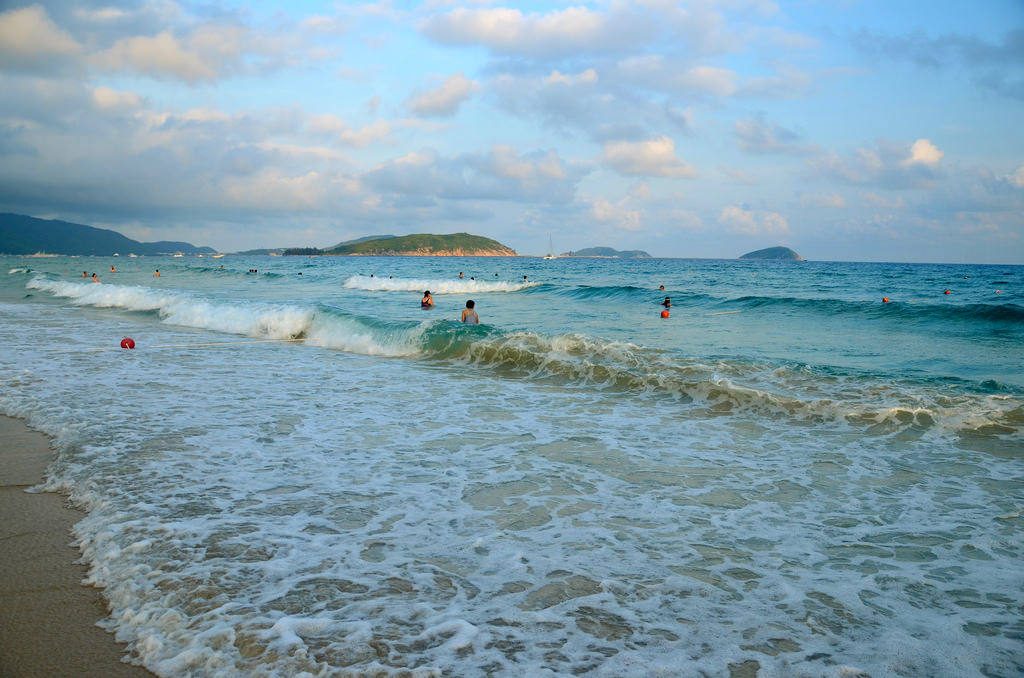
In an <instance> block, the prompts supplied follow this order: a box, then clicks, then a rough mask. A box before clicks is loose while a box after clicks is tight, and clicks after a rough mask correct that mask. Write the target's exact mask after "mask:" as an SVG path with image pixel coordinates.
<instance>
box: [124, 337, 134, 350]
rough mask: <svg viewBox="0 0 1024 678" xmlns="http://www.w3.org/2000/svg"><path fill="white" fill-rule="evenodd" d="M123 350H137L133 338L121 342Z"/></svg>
mask: <svg viewBox="0 0 1024 678" xmlns="http://www.w3.org/2000/svg"><path fill="white" fill-rule="evenodd" d="M121 348H135V340H134V339H132V338H131V337H125V338H124V339H122V340H121Z"/></svg>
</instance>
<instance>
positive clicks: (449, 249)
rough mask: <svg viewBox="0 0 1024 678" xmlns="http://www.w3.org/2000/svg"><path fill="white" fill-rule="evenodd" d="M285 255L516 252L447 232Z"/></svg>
mask: <svg viewBox="0 0 1024 678" xmlns="http://www.w3.org/2000/svg"><path fill="white" fill-rule="evenodd" d="M284 254H286V255H288V254H291V255H328V256H364V257H516V256H519V255H518V254H516V251H515V250H514V249H512V248H511V247H507V246H505V245H502V244H501V243H500V242H498V241H497V240H491V239H490V238H485V237H483V236H480V235H471V234H469V233H450V234H448V235H434V234H432V233H415V234H413V235H400V236H377V237H372V238H370V239H367V238H357V239H356V240H350V241H348V242H346V243H341V244H338V245H335V246H334V247H330V248H327V249H318V248H316V247H292V248H289V249H286V250H285V251H284Z"/></svg>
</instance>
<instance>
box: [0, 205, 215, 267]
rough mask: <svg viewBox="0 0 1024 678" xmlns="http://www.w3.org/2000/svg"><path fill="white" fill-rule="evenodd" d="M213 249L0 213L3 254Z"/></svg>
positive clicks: (167, 251) (149, 252)
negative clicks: (134, 237) (131, 236)
mask: <svg viewBox="0 0 1024 678" xmlns="http://www.w3.org/2000/svg"><path fill="white" fill-rule="evenodd" d="M216 251H217V250H215V249H213V248H212V247H196V246H195V245H193V244H191V243H187V242H174V241H169V240H162V241H160V242H139V241H138V240H132V239H131V238H128V237H125V236H123V235H121V234H120V233H118V232H117V231H110V230H108V229H105V228H95V227H93V226H86V225H84V224H73V223H71V222H69V221H58V220H56V219H36V218H35V217H29V216H25V215H24V214H7V213H4V214H0V254H22V255H25V254H37V253H45V254H75V255H86V256H88V255H94V256H110V255H112V254H176V253H178V252H181V253H182V254H206V253H212V252H216Z"/></svg>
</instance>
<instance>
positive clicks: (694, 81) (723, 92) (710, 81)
mask: <svg viewBox="0 0 1024 678" xmlns="http://www.w3.org/2000/svg"><path fill="white" fill-rule="evenodd" d="M679 81H680V82H681V83H682V84H684V85H686V86H688V87H692V88H694V89H698V90H703V91H705V92H708V93H709V94H715V95H718V96H729V95H730V94H732V93H734V92H735V91H736V72H735V71H730V70H728V69H726V68H716V67H714V66H694V67H693V68H691V69H689V70H688V71H686V72H685V73H684V74H683V75H682V77H680V78H679Z"/></svg>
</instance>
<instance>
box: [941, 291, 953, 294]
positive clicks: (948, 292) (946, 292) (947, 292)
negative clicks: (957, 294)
mask: <svg viewBox="0 0 1024 678" xmlns="http://www.w3.org/2000/svg"><path fill="white" fill-rule="evenodd" d="M943 294H953V293H952V292H950V291H949V290H946V291H945V292H943Z"/></svg>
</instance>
